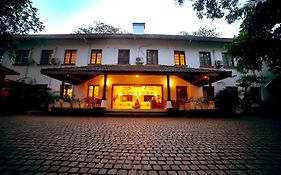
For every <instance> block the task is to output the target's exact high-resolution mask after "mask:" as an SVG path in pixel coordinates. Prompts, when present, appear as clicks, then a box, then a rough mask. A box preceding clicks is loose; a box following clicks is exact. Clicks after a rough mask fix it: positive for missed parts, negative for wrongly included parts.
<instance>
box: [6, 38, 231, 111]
mask: <svg viewBox="0 0 281 175" xmlns="http://www.w3.org/2000/svg"><path fill="white" fill-rule="evenodd" d="M229 42H231V39H229V38H211V37H195V36H182V35H156V34H45V35H28V36H22V37H21V38H20V50H19V52H18V55H17V58H16V59H15V60H11V59H9V58H8V55H7V54H4V56H3V58H2V64H3V65H5V66H7V67H9V68H12V69H14V70H15V71H17V72H20V73H21V74H20V76H13V75H10V76H7V78H9V79H12V80H16V79H20V78H23V79H24V78H25V79H27V77H28V78H29V79H31V80H32V81H34V82H35V83H36V84H41V85H45V86H47V87H49V88H51V89H52V90H53V91H60V95H61V97H63V96H75V98H78V99H87V98H92V99H95V102H96V103H97V104H98V106H101V107H105V108H109V109H166V108H171V107H174V106H175V104H177V105H180V104H183V103H185V102H187V101H188V100H189V99H198V98H202V97H206V98H208V99H211V98H212V97H213V96H214V94H215V93H217V92H218V91H220V90H221V89H223V88H225V87H231V88H233V87H235V80H234V78H233V77H231V76H232V75H234V74H236V73H235V72H234V74H233V73H232V72H233V67H234V61H233V59H232V58H231V57H229V56H228V54H227V53H226V51H225V49H224V46H225V44H227V43H229Z"/></svg>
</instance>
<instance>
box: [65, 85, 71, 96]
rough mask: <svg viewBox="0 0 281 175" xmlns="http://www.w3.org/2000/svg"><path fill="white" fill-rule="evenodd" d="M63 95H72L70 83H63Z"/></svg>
mask: <svg viewBox="0 0 281 175" xmlns="http://www.w3.org/2000/svg"><path fill="white" fill-rule="evenodd" d="M63 96H64V98H71V97H72V85H64V89H63Z"/></svg>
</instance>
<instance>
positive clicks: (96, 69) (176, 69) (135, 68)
mask: <svg viewBox="0 0 281 175" xmlns="http://www.w3.org/2000/svg"><path fill="white" fill-rule="evenodd" d="M41 72H42V73H48V74H52V73H54V74H56V73H60V72H69V73H71V72H76V73H82V74H89V73H101V72H107V73H126V72H132V73H135V72H141V73H156V74H157V73H169V74H173V73H176V74H177V73H196V74H198V73H202V74H208V73H229V71H221V70H218V69H203V68H201V69H199V68H189V67H186V66H168V65H120V64H117V65H89V66H81V67H77V66H76V67H61V68H47V69H42V70H41Z"/></svg>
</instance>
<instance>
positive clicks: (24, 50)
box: [14, 49, 30, 66]
mask: <svg viewBox="0 0 281 175" xmlns="http://www.w3.org/2000/svg"><path fill="white" fill-rule="evenodd" d="M24 52H27V55H26V56H25V57H26V58H24V59H23V57H24V56H23V55H22V53H24ZM29 58H30V49H20V50H19V51H18V53H17V56H16V59H15V64H14V65H19V66H21V65H22V66H25V65H28V63H29ZM20 60H21V61H20ZM23 60H24V61H23Z"/></svg>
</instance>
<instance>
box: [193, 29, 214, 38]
mask: <svg viewBox="0 0 281 175" xmlns="http://www.w3.org/2000/svg"><path fill="white" fill-rule="evenodd" d="M216 30H217V29H216V28H213V29H206V28H205V27H200V28H199V29H198V31H195V32H192V35H194V36H205V37H218V36H219V33H218V32H217V31H216Z"/></svg>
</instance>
